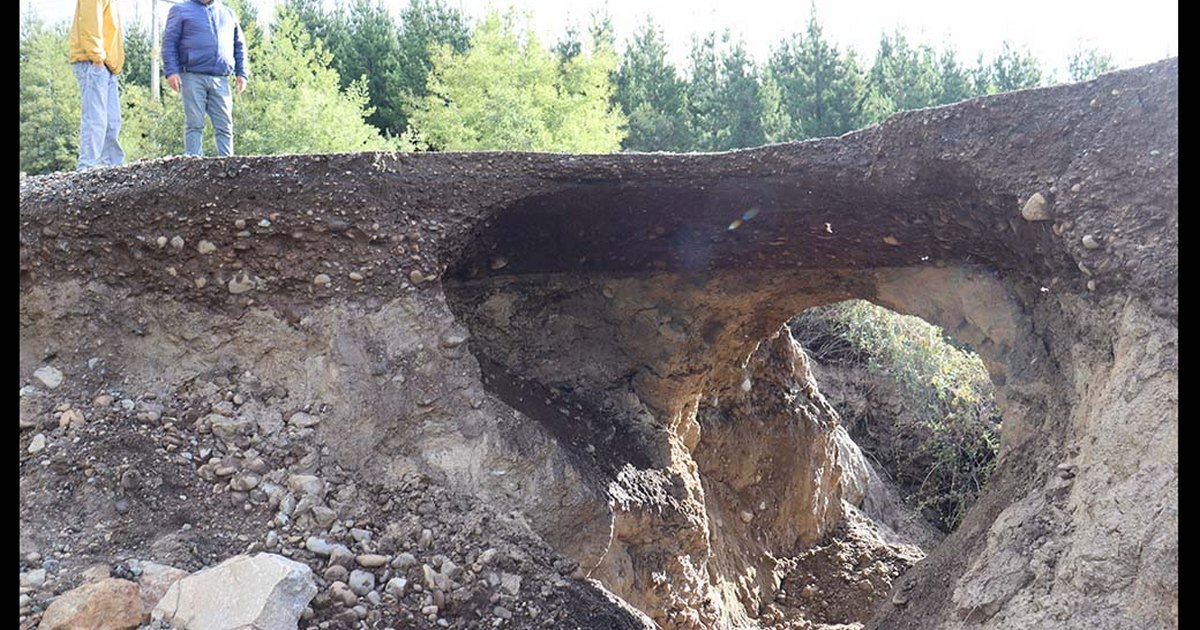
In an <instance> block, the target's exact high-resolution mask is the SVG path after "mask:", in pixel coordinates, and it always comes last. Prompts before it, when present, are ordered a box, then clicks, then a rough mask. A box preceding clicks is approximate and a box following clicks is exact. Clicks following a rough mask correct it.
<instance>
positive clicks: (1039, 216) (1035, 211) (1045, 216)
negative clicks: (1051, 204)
mask: <svg viewBox="0 0 1200 630" xmlns="http://www.w3.org/2000/svg"><path fill="white" fill-rule="evenodd" d="M1021 216H1022V217H1023V218H1024V219H1025V220H1026V221H1049V220H1050V219H1051V218H1052V217H1051V216H1050V213H1049V212H1048V211H1047V210H1046V198H1045V197H1043V196H1042V193H1037V192H1035V193H1033V194H1032V195H1030V196H1029V199H1028V200H1027V201H1026V202H1025V205H1024V206H1023V207H1022V208H1021Z"/></svg>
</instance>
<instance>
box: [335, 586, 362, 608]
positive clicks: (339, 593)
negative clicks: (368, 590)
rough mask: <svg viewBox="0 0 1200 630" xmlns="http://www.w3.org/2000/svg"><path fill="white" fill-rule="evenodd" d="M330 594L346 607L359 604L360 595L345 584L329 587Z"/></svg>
mask: <svg viewBox="0 0 1200 630" xmlns="http://www.w3.org/2000/svg"><path fill="white" fill-rule="evenodd" d="M329 594H330V595H332V596H333V598H334V599H335V600H337V601H340V602H342V603H343V604H345V605H346V606H353V605H355V604H357V603H358V595H355V594H354V591H352V590H350V587H348V586H346V583H345V582H334V583H332V584H330V585H329Z"/></svg>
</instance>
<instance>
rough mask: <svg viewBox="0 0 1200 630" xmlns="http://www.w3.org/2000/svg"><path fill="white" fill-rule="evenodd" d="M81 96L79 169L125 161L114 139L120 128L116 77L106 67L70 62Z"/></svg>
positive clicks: (82, 62)
mask: <svg viewBox="0 0 1200 630" xmlns="http://www.w3.org/2000/svg"><path fill="white" fill-rule="evenodd" d="M71 68H72V69H73V70H74V71H75V79H76V80H77V81H78V82H79V96H80V98H81V99H82V100H83V103H82V108H81V112H82V115H81V116H80V117H79V164H78V165H77V166H76V167H75V168H76V170H80V171H82V170H83V169H85V168H92V167H93V166H100V165H101V164H103V165H104V166H116V165H118V164H122V163H124V162H125V151H124V150H122V149H121V144H120V143H119V142H117V135H118V134H119V133H120V132H121V98H120V96H119V95H118V93H117V77H116V75H114V74H113V73H112V72H109V70H108V68H107V67H105V66H101V67H99V68H97V67H96V66H94V65H92V64H91V62H88V61H78V62H76V63H73V64H71Z"/></svg>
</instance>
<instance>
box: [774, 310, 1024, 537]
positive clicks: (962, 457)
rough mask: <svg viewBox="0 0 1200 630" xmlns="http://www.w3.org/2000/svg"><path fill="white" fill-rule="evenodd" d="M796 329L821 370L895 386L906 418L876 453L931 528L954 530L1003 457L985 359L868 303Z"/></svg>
mask: <svg viewBox="0 0 1200 630" xmlns="http://www.w3.org/2000/svg"><path fill="white" fill-rule="evenodd" d="M791 327H792V331H793V335H794V336H795V337H796V339H797V340H798V341H799V342H800V344H801V346H803V347H804V348H805V349H806V350H807V351H808V352H809V353H810V354H811V355H812V356H813V357H814V358H815V359H817V360H818V361H820V362H822V363H835V364H841V365H849V366H861V367H864V368H865V369H866V370H868V371H869V372H870V373H872V374H881V375H884V376H885V377H887V378H889V379H891V380H893V381H894V382H895V383H896V388H897V392H898V393H899V396H900V397H901V400H902V403H903V406H904V408H905V409H906V410H908V412H909V413H906V414H901V415H900V416H899V417H897V418H895V419H894V422H895V426H894V427H893V431H892V439H891V440H890V443H889V444H887V445H885V448H884V449H883V452H875V453H871V454H872V455H873V456H874V457H875V458H876V460H877V461H879V462H880V463H882V464H883V467H884V468H885V469H886V470H887V472H889V473H891V474H892V475H893V476H895V477H896V478H897V480H898V481H899V483H900V485H901V488H902V489H903V491H904V492H905V494H906V496H905V499H906V500H907V501H909V502H910V503H911V504H913V505H914V507H916V508H917V509H918V510H921V511H922V512H923V513H924V514H925V515H926V516H927V518H930V520H931V521H933V522H934V524H935V525H937V526H938V527H939V528H940V529H942V530H944V531H947V532H948V531H951V530H953V529H954V528H955V527H957V526H958V524H959V522H961V520H962V517H963V516H964V515H965V513H966V511H967V509H968V508H969V507H970V506H971V505H972V504H974V502H975V500H976V499H977V498H978V496H979V493H980V491H981V490H982V489H983V486H984V484H986V483H987V480H988V477H990V476H991V474H992V471H993V469H994V468H995V458H996V453H997V450H998V448H999V422H1000V418H999V415H998V413H997V410H996V405H995V395H994V386H993V385H992V382H991V379H990V378H989V376H988V373H987V370H986V369H985V368H984V366H983V362H982V361H981V360H980V359H979V356H978V355H976V354H975V353H974V352H971V351H970V349H969V347H964V346H963V345H962V344H958V343H956V342H953V341H952V340H950V339H948V338H947V337H945V336H944V334H943V332H942V330H941V329H940V328H938V327H937V326H933V325H931V324H929V323H927V322H925V321H924V320H922V319H920V318H918V317H912V316H907V315H900V314H897V313H894V312H892V311H889V310H887V309H885V308H882V307H879V306H876V305H874V304H871V303H869V302H865V301H862V300H852V301H847V302H840V303H837V304H832V305H828V306H823V307H819V308H813V309H809V310H807V311H805V312H804V313H802V314H800V315H799V316H797V317H796V318H795V319H794V320H793V321H792V323H791ZM881 446H884V445H881Z"/></svg>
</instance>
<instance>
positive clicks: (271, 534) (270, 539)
mask: <svg viewBox="0 0 1200 630" xmlns="http://www.w3.org/2000/svg"><path fill="white" fill-rule="evenodd" d="M263 544H264V545H265V546H266V547H267V549H274V548H275V545H278V544H279V534H277V533H275V530H273V529H272V530H270V531H268V532H267V536H266V539H264V540H263Z"/></svg>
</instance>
